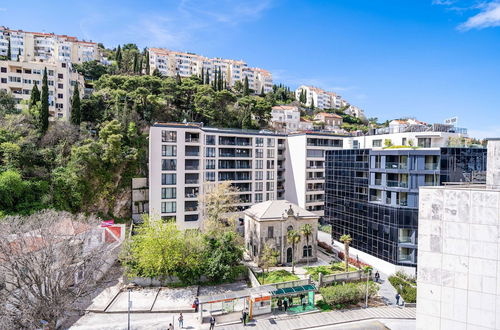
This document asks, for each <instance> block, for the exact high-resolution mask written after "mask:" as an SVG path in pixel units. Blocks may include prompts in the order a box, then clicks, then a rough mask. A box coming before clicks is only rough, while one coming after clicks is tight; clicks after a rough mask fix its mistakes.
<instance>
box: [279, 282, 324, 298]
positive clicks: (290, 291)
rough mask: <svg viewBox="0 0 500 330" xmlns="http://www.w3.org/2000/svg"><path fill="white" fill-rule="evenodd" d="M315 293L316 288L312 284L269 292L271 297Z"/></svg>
mask: <svg viewBox="0 0 500 330" xmlns="http://www.w3.org/2000/svg"><path fill="white" fill-rule="evenodd" d="M309 291H316V287H315V286H314V285H313V284H308V285H303V286H294V287H290V288H282V289H278V290H276V291H271V295H273V296H283V295H293V294H297V293H303V292H309Z"/></svg>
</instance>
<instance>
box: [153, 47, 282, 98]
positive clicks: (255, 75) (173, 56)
mask: <svg viewBox="0 0 500 330" xmlns="http://www.w3.org/2000/svg"><path fill="white" fill-rule="evenodd" d="M148 51H149V61H150V67H151V72H153V71H154V70H155V69H158V71H159V72H160V73H161V74H162V75H165V76H170V77H173V76H176V75H177V74H179V75H180V76H181V77H190V76H193V75H195V76H201V75H202V71H203V75H204V76H205V77H207V76H208V77H209V79H210V81H214V79H215V74H216V72H218V71H219V70H220V72H221V74H222V77H223V79H224V81H226V82H227V84H228V86H229V87H233V86H234V84H235V83H236V82H237V81H240V82H242V83H243V82H244V80H245V77H247V79H248V85H249V88H250V89H253V90H254V91H255V93H260V92H261V91H262V90H263V91H264V93H268V92H270V91H271V90H272V88H273V77H272V74H271V73H270V72H269V71H267V70H264V69H259V68H250V67H248V65H247V64H246V63H245V62H243V61H236V60H229V59H221V58H208V57H205V56H201V55H196V54H192V53H184V52H176V51H172V50H168V49H162V48H149V49H148Z"/></svg>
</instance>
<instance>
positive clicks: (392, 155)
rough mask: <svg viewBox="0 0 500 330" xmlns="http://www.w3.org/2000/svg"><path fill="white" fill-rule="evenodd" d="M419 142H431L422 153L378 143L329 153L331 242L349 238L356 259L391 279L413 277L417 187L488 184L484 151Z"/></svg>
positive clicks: (441, 141)
mask: <svg viewBox="0 0 500 330" xmlns="http://www.w3.org/2000/svg"><path fill="white" fill-rule="evenodd" d="M438 133H442V132H438ZM411 134H412V133H399V134H393V135H391V138H392V139H393V140H399V141H401V140H402V139H409V135H411ZM450 134H451V133H450ZM353 139H354V140H355V139H356V138H353ZM421 139H430V141H429V140H422V141H419V142H417V144H416V145H420V147H419V148H410V147H408V148H396V149H383V148H382V147H381V146H379V144H378V142H377V143H375V145H374V146H373V145H372V146H366V145H365V146H362V147H360V145H358V147H359V148H355V149H352V148H350V149H345V150H332V151H327V152H326V187H325V191H326V192H325V195H326V205H325V220H326V221H327V222H328V223H330V224H331V225H332V227H333V233H332V239H334V240H337V241H338V240H339V238H340V236H341V235H343V234H350V235H351V237H353V242H352V244H351V246H352V248H353V251H355V252H353V253H359V254H361V255H363V256H364V257H365V258H364V259H366V260H369V261H370V262H371V263H372V264H373V265H374V266H375V267H377V268H379V269H381V270H384V272H387V273H393V272H395V271H396V270H404V271H406V272H409V273H414V272H415V268H414V267H416V264H417V227H418V205H419V191H418V189H419V187H423V186H435V185H440V184H443V183H445V182H465V181H474V180H481V179H482V178H484V176H482V175H481V174H484V171H485V169H486V150H485V149H484V148H460V147H448V146H447V140H446V139H443V138H442V137H437V138H436V139H433V138H429V137H422V138H421ZM375 141H378V139H377V140H375ZM407 141H408V140H407Z"/></svg>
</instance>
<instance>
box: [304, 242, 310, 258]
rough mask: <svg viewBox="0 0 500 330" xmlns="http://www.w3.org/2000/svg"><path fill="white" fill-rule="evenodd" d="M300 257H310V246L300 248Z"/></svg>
mask: <svg viewBox="0 0 500 330" xmlns="http://www.w3.org/2000/svg"><path fill="white" fill-rule="evenodd" d="M302 257H303V258H306V257H312V246H311V245H304V247H303V248H302Z"/></svg>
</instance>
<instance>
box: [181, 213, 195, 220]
mask: <svg viewBox="0 0 500 330" xmlns="http://www.w3.org/2000/svg"><path fill="white" fill-rule="evenodd" d="M184 221H198V214H187V215H185V216H184Z"/></svg>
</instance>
